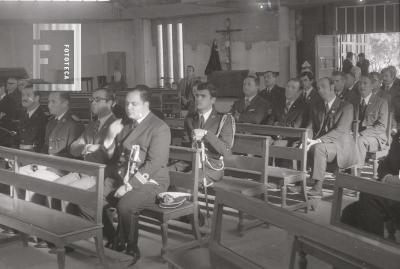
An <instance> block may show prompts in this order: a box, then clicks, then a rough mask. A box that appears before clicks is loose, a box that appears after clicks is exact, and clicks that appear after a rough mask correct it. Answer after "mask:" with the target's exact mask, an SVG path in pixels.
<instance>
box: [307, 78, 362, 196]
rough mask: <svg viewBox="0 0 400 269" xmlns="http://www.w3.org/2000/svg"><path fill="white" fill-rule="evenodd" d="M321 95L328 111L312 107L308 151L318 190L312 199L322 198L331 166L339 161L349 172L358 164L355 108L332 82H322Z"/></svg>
mask: <svg viewBox="0 0 400 269" xmlns="http://www.w3.org/2000/svg"><path fill="white" fill-rule="evenodd" d="M318 93H319V94H320V95H321V97H322V99H323V100H324V103H325V109H324V108H320V107H319V106H315V107H311V110H310V119H309V124H308V129H309V131H310V133H311V135H310V137H312V139H309V140H308V143H307V144H308V145H307V148H308V149H309V153H310V155H311V160H312V165H313V169H312V175H311V178H312V180H313V181H314V186H313V188H312V189H311V190H310V192H309V195H311V196H322V182H323V180H324V178H325V172H326V167H327V163H330V162H333V161H334V160H336V162H337V165H338V166H339V168H348V167H350V166H351V165H354V164H356V163H357V156H355V154H353V153H354V152H356V146H355V143H354V140H353V137H352V135H351V125H352V121H353V106H352V105H351V104H349V103H347V102H345V101H343V100H341V99H340V98H338V97H337V96H336V94H335V89H334V83H333V81H332V80H331V79H330V78H327V77H325V78H322V79H320V80H319V81H318Z"/></svg>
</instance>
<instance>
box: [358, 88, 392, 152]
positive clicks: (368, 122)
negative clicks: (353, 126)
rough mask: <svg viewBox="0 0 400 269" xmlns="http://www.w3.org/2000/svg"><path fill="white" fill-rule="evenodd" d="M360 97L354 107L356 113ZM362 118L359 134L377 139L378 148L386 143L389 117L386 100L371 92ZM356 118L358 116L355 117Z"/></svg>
mask: <svg viewBox="0 0 400 269" xmlns="http://www.w3.org/2000/svg"><path fill="white" fill-rule="evenodd" d="M360 103H361V99H360V100H359V102H358V104H357V107H356V109H355V111H356V113H357V114H358V112H359V109H360ZM364 115H365V116H364V119H363V121H362V122H361V127H363V129H364V130H360V135H361V136H368V137H375V138H376V139H378V141H379V144H380V148H381V149H382V147H383V146H384V145H385V144H386V142H387V139H388V138H387V137H386V128H387V123H388V117H389V108H388V104H387V102H386V100H384V99H382V98H380V97H379V96H377V95H376V94H372V96H371V97H370V98H369V101H368V104H367V107H366V108H365V113H364ZM357 118H358V117H357Z"/></svg>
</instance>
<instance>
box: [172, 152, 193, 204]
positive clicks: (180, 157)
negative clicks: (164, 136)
mask: <svg viewBox="0 0 400 269" xmlns="http://www.w3.org/2000/svg"><path fill="white" fill-rule="evenodd" d="M169 158H170V159H171V160H174V161H185V162H190V163H191V167H192V169H191V171H190V172H189V173H184V172H179V171H169V177H170V185H171V186H174V187H176V188H177V189H178V190H183V191H190V192H191V194H192V196H193V201H197V197H198V189H199V164H200V150H197V149H191V148H184V147H176V146H170V147H169Z"/></svg>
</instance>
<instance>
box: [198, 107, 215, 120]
mask: <svg viewBox="0 0 400 269" xmlns="http://www.w3.org/2000/svg"><path fill="white" fill-rule="evenodd" d="M211 111H212V108H211V109H210V110H209V111H207V112H206V113H203V114H201V113H199V116H201V115H203V117H204V122H206V121H207V120H208V118H209V117H210V115H211Z"/></svg>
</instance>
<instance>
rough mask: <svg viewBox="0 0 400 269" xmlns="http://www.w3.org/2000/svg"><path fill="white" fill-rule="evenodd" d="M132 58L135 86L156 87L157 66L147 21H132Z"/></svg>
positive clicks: (149, 25)
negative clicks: (133, 59)
mask: <svg viewBox="0 0 400 269" xmlns="http://www.w3.org/2000/svg"><path fill="white" fill-rule="evenodd" d="M133 38H134V42H133V44H134V47H133V51H134V57H135V63H134V66H135V84H146V85H147V86H150V87H156V86H157V65H156V62H155V59H156V58H155V55H154V51H153V50H154V46H153V41H152V34H151V21H150V20H148V19H135V20H134V35H133Z"/></svg>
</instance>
